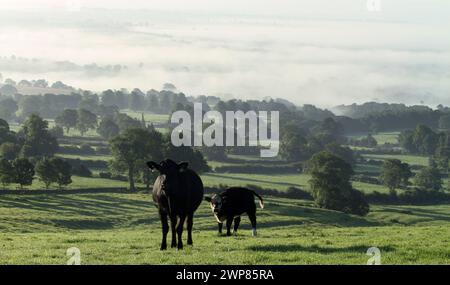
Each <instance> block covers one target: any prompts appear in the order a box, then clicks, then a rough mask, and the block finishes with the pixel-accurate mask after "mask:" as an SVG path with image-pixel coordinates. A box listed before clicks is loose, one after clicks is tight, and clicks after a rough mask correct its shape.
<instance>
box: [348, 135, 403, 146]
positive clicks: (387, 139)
mask: <svg viewBox="0 0 450 285" xmlns="http://www.w3.org/2000/svg"><path fill="white" fill-rule="evenodd" d="M399 134H400V132H380V133H376V134H372V136H373V137H374V138H375V139H376V140H377V142H378V145H383V144H385V143H389V144H397V143H398V135H399ZM347 137H348V138H351V139H361V138H364V137H367V134H354V135H348V136H347Z"/></svg>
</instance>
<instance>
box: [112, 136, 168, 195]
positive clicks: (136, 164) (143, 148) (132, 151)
mask: <svg viewBox="0 0 450 285" xmlns="http://www.w3.org/2000/svg"><path fill="white" fill-rule="evenodd" d="M109 145H110V149H111V154H112V156H113V161H112V162H111V168H112V170H113V171H116V172H125V171H126V172H127V174H128V181H129V183H130V185H129V189H130V190H134V189H135V176H136V174H137V173H138V172H139V170H140V169H143V168H145V162H146V161H148V160H161V159H162V151H163V144H162V137H161V134H160V133H158V132H156V131H155V132H150V131H148V130H146V129H142V128H132V129H127V130H125V131H124V132H122V133H121V134H120V135H118V136H116V137H114V138H112V139H111V140H110V144H109Z"/></svg>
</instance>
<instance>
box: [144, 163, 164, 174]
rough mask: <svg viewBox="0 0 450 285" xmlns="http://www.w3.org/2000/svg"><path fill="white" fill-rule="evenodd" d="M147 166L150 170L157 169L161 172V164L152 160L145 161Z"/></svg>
mask: <svg viewBox="0 0 450 285" xmlns="http://www.w3.org/2000/svg"><path fill="white" fill-rule="evenodd" d="M147 166H148V168H150V169H151V170H152V171H155V169H156V170H158V171H160V172H161V165H159V164H158V163H156V162H154V161H149V162H147Z"/></svg>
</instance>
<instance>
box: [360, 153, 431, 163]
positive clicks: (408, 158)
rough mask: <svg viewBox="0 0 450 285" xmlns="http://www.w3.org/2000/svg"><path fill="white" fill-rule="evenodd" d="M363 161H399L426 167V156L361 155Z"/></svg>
mask: <svg viewBox="0 0 450 285" xmlns="http://www.w3.org/2000/svg"><path fill="white" fill-rule="evenodd" d="M362 156H363V157H364V158H365V159H372V160H386V159H399V160H401V161H402V162H406V163H408V164H409V165H419V166H428V162H429V158H428V156H419V155H400V154H363V155H362Z"/></svg>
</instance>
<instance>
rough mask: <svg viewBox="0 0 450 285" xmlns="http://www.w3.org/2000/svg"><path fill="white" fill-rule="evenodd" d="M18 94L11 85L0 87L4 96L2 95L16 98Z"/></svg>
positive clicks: (0, 92)
mask: <svg viewBox="0 0 450 285" xmlns="http://www.w3.org/2000/svg"><path fill="white" fill-rule="evenodd" d="M16 93H17V88H16V87H14V86H12V85H10V84H5V85H3V86H2V87H0V94H2V95H6V96H14V95H15V94H16Z"/></svg>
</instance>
